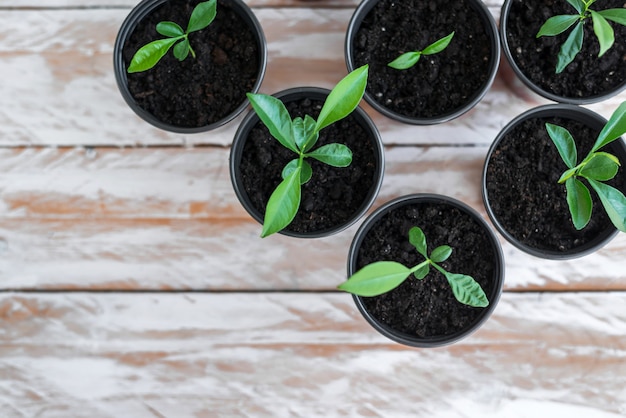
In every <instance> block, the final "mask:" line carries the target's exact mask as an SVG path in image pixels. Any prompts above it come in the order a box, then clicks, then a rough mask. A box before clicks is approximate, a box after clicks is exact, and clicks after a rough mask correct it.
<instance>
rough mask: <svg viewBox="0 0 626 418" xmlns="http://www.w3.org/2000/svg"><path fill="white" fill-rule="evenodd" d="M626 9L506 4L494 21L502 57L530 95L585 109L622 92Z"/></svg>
mask: <svg viewBox="0 0 626 418" xmlns="http://www.w3.org/2000/svg"><path fill="white" fill-rule="evenodd" d="M625 25H626V9H625V8H624V2H622V1H615V0H606V1H596V0H558V1H554V2H545V1H543V0H530V1H527V0H524V1H521V0H506V1H505V3H504V5H503V7H502V13H501V17H500V34H501V38H502V45H503V49H504V54H505V56H506V57H507V60H508V61H509V63H510V65H511V67H512V69H513V71H514V72H515V73H516V74H517V75H518V77H519V78H520V79H521V80H522V81H523V82H524V83H525V84H526V85H527V86H528V87H530V88H531V89H532V90H533V91H535V92H536V93H538V94H540V95H542V96H544V97H546V98H548V99H550V100H554V101H558V102H563V103H571V104H586V103H594V102H597V101H601V100H604V99H606V98H608V97H610V96H613V95H615V94H617V93H619V92H620V91H621V90H622V89H623V88H624V87H626V69H625V68H624V65H623V56H624V55H625V54H626V42H624V36H625V35H626V27H625Z"/></svg>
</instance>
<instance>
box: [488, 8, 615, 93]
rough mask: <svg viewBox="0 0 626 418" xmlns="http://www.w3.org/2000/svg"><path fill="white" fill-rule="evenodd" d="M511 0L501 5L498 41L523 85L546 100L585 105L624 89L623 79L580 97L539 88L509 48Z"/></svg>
mask: <svg viewBox="0 0 626 418" xmlns="http://www.w3.org/2000/svg"><path fill="white" fill-rule="evenodd" d="M512 1H513V0H505V1H504V4H503V5H502V9H501V12H500V41H501V43H502V51H503V53H504V56H505V57H506V60H507V61H508V63H509V65H510V66H511V68H512V69H513V72H514V73H515V75H516V76H517V77H518V78H519V79H520V80H522V83H524V85H526V87H528V88H529V89H531V90H532V91H533V92H535V93H537V94H538V95H540V96H542V97H544V98H546V99H548V100H552V101H554V102H558V103H564V104H572V105H585V104H592V103H597V102H601V101H603V100H606V99H608V98H610V97H613V96H615V95H617V94H619V93H620V92H621V91H623V90H624V89H626V80H624V81H623V82H622V83H621V84H620V85H618V86H617V87H615V88H614V89H611V90H608V91H606V92H605V93H602V94H598V95H595V96H588V97H580V98H578V97H566V96H560V95H558V94H555V93H552V92H550V91H547V90H544V89H543V88H541V87H539V86H538V85H537V84H535V83H534V82H533V81H532V80H531V79H529V78H528V77H526V74H524V73H523V72H522V70H521V69H520V68H519V66H518V65H517V63H516V62H515V59H513V54H511V48H510V47H509V42H508V40H507V37H506V32H507V20H508V16H509V11H510V10H511V3H512Z"/></svg>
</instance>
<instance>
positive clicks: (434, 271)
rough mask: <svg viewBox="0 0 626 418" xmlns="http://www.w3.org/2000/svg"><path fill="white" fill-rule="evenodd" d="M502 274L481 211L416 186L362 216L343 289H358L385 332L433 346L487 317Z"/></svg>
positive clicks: (361, 303) (357, 296) (366, 311)
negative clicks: (416, 189) (417, 190)
mask: <svg viewBox="0 0 626 418" xmlns="http://www.w3.org/2000/svg"><path fill="white" fill-rule="evenodd" d="M431 249H432V250H431ZM503 277H504V262H503V256H502V252H501V249H500V245H499V243H498V240H497V239H496V238H495V235H494V234H493V232H492V231H491V229H490V228H489V226H488V225H487V224H486V223H485V221H484V220H483V219H482V218H481V217H480V215H478V214H477V213H476V212H475V211H474V210H473V209H471V208H470V207H469V206H467V205H465V204H463V203H461V202H459V201H457V200H455V199H452V198H449V197H446V196H440V195H429V194H418V195H411V196H405V197H402V198H398V199H396V200H394V201H392V202H389V203H388V204H386V205H383V206H382V207H381V208H380V209H378V210H376V211H375V212H374V213H373V214H372V215H371V216H370V217H369V218H368V219H367V220H366V221H365V222H364V224H363V225H362V226H361V228H360V229H359V231H358V232H357V234H356V236H355V238H354V240H353V243H352V246H351V248H350V254H349V258H348V279H347V280H346V281H345V282H344V283H342V284H340V285H339V289H341V290H344V291H347V292H350V293H352V294H353V295H354V300H355V302H356V304H357V307H358V308H359V310H360V311H361V313H362V314H363V315H364V317H365V319H366V320H367V321H368V322H369V323H370V324H371V325H372V326H373V327H374V328H375V329H377V330H378V331H379V332H381V333H382V334H383V335H385V336H387V337H389V338H391V339H393V340H395V341H397V342H400V343H403V344H407V345H411V346H416V347H436V346H440V345H444V344H450V343H452V342H455V341H457V340H459V339H460V338H463V337H465V336H467V335H469V334H470V333H471V332H473V331H474V330H476V329H477V328H478V327H479V326H480V325H481V324H482V323H483V322H484V321H485V320H486V319H487V317H488V316H489V315H490V314H491V312H493V309H494V308H495V305H496V303H497V301H498V298H499V295H500V293H501V290H502V284H503Z"/></svg>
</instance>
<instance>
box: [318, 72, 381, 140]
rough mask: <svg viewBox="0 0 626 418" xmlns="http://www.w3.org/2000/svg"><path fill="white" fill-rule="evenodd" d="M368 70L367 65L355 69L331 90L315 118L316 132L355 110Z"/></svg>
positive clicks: (365, 82)
mask: <svg viewBox="0 0 626 418" xmlns="http://www.w3.org/2000/svg"><path fill="white" fill-rule="evenodd" d="M368 69H369V67H368V65H364V66H362V67H359V68H357V69H356V70H354V71H352V72H351V73H350V74H348V75H347V76H345V77H344V78H343V79H342V80H341V81H340V82H339V83H337V85H336V86H335V87H334V88H333V89H332V91H331V92H330V94H329V95H328V97H327V98H326V101H325V102H324V106H322V110H321V112H320V115H319V117H318V118H317V123H316V125H315V131H316V132H319V131H321V130H322V129H324V128H325V127H327V126H328V125H330V124H332V123H334V122H337V121H338V120H340V119H343V118H345V117H346V116H348V115H349V114H350V113H352V111H353V110H354V109H356V107H357V106H358V105H359V102H360V101H361V98H362V97H363V93H364V92H365V86H366V85H367V74H368Z"/></svg>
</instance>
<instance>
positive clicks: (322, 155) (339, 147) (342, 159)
mask: <svg viewBox="0 0 626 418" xmlns="http://www.w3.org/2000/svg"><path fill="white" fill-rule="evenodd" d="M306 156H307V157H311V158H315V159H316V160H318V161H321V162H323V163H325V164H328V165H331V166H333V167H347V166H349V165H350V163H351V162H352V151H350V148H348V147H347V146H345V145H344V144H337V143H333V144H326V145H322V146H321V147H319V148H317V149H316V150H314V151H311V152H310V153H308V154H307V155H306Z"/></svg>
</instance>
